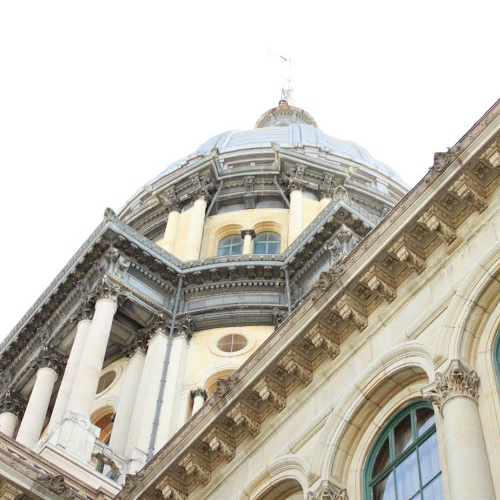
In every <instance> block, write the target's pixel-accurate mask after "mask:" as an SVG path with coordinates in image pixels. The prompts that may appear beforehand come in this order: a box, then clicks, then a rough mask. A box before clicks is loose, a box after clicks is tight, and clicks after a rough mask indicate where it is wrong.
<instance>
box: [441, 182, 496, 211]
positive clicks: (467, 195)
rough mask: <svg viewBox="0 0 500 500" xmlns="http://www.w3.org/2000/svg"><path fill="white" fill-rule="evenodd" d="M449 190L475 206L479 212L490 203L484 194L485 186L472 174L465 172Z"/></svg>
mask: <svg viewBox="0 0 500 500" xmlns="http://www.w3.org/2000/svg"><path fill="white" fill-rule="evenodd" d="M449 191H451V192H453V193H455V194H456V195H457V196H458V197H459V198H460V199H461V200H464V201H465V202H466V203H468V204H469V205H471V206H473V207H474V209H475V210H477V211H478V212H482V211H483V210H484V209H486V208H487V206H488V203H487V202H486V197H485V196H484V188H483V187H482V186H481V184H479V182H477V181H475V180H474V179H473V178H472V177H470V175H468V174H466V173H464V174H462V175H461V176H460V177H459V178H458V180H457V181H455V182H454V183H453V184H452V185H451V187H450V188H449Z"/></svg>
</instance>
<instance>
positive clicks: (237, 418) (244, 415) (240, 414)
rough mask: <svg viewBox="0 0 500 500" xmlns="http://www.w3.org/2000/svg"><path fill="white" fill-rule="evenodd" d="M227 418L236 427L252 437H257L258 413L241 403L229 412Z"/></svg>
mask: <svg viewBox="0 0 500 500" xmlns="http://www.w3.org/2000/svg"><path fill="white" fill-rule="evenodd" d="M227 417H228V418H230V419H231V420H232V421H233V422H234V423H235V424H236V425H237V426H239V427H243V429H245V431H247V432H248V433H249V434H250V435H251V436H252V437H255V436H257V434H259V432H260V418H259V417H260V416H259V413H258V412H256V411H255V410H252V409H251V408H249V407H248V406H247V405H245V404H243V403H241V402H240V403H238V404H237V405H236V406H235V407H234V408H233V409H232V410H230V411H229V413H228V414H227Z"/></svg>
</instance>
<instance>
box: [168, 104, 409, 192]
mask: <svg viewBox="0 0 500 500" xmlns="http://www.w3.org/2000/svg"><path fill="white" fill-rule="evenodd" d="M313 124H314V125H316V122H315V120H314V118H313V117H312V116H311V115H309V113H307V112H306V111H304V110H302V109H300V108H295V107H294V106H288V105H287V104H285V105H282V106H279V107H277V108H273V109H271V110H269V111H268V112H266V113H264V114H263V115H262V116H261V117H260V118H259V120H258V121H257V125H256V127H258V128H254V129H253V130H244V131H241V130H229V131H227V132H223V133H221V134H218V135H216V136H214V137H212V138H210V139H208V140H207V141H206V142H204V143H203V144H202V145H201V146H200V147H199V148H198V149H196V151H195V152H194V153H193V154H191V155H189V156H188V157H186V158H183V159H181V160H179V161H177V162H175V163H173V164H171V165H170V166H168V167H167V168H166V169H165V170H164V171H163V172H162V174H161V175H160V177H161V176H162V175H165V174H168V173H171V172H174V171H175V170H177V169H179V168H180V167H181V166H182V165H184V164H185V163H186V161H188V160H189V159H190V158H194V157H197V156H202V155H206V154H208V153H210V151H212V150H213V149H214V148H217V149H218V150H219V152H220V153H223V152H225V151H234V150H238V149H254V148H269V147H271V145H272V143H278V144H279V145H280V146H281V147H282V148H287V147H289V148H297V147H302V146H306V145H307V146H315V147H318V148H326V149H328V150H330V151H331V153H333V154H335V155H338V156H340V157H345V158H349V159H351V160H354V161H358V162H361V163H363V164H365V165H366V166H368V167H370V168H373V169H375V170H377V171H379V172H381V173H382V174H384V175H386V176H388V177H390V178H391V179H393V180H395V181H397V182H399V183H401V184H403V185H404V181H403V180H402V179H401V177H400V176H399V175H398V173H397V172H395V171H394V170H393V169H392V168H391V167H389V166H388V165H386V164H385V163H382V162H380V161H378V160H376V159H375V158H373V156H372V155H371V154H370V153H369V152H368V151H367V150H366V149H365V148H363V147H361V146H359V145H358V144H356V143H354V142H351V141H342V140H340V139H335V138H334V137H331V136H329V135H326V134H324V133H323V132H322V131H321V130H320V129H319V128H318V127H316V126H314V125H313Z"/></svg>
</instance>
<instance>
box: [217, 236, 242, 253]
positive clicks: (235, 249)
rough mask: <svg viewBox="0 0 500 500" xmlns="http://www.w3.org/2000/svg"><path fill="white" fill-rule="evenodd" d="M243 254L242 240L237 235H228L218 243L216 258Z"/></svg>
mask: <svg viewBox="0 0 500 500" xmlns="http://www.w3.org/2000/svg"><path fill="white" fill-rule="evenodd" d="M242 253H243V240H242V239H241V235H239V234H230V235H229V236H226V237H225V238H222V239H221V240H220V241H219V247H218V249H217V256H218V257H223V256H224V255H241V254H242Z"/></svg>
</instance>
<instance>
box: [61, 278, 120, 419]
mask: <svg viewBox="0 0 500 500" xmlns="http://www.w3.org/2000/svg"><path fill="white" fill-rule="evenodd" d="M117 307H118V290H117V289H116V288H115V287H114V286H113V285H112V284H110V283H108V282H107V281H106V280H104V281H103V284H102V285H101V288H100V291H99V295H98V300H97V302H96V305H95V312H94V317H93V319H92V323H91V325H90V328H89V331H88V333H87V341H86V342H85V347H84V348H83V352H82V355H81V359H80V363H79V365H78V370H77V373H76V376H75V381H74V384H73V390H72V391H71V396H70V398H69V401H68V410H70V411H72V412H74V413H78V414H80V415H83V416H84V417H86V418H90V415H91V412H92V407H93V405H94V399H95V395H96V391H97V385H98V383H99V378H100V377H101V371H102V365H103V363H104V356H105V355H106V348H107V346H108V340H109V335H110V333H111V325H112V324H113V318H114V316H115V313H116V310H117Z"/></svg>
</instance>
